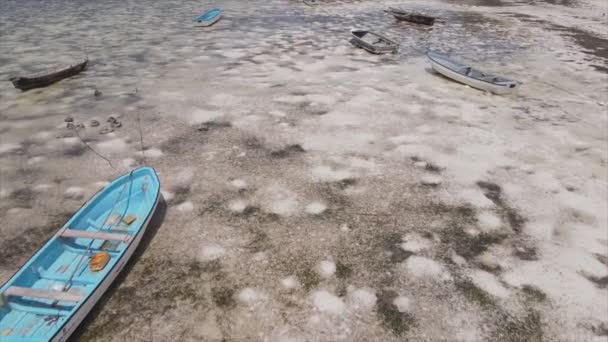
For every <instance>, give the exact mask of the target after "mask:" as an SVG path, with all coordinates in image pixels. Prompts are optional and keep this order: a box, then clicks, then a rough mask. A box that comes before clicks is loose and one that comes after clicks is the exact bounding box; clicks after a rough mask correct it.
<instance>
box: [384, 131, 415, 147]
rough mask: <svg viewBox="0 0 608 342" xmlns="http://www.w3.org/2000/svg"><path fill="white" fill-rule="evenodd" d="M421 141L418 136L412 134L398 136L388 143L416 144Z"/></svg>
mask: <svg viewBox="0 0 608 342" xmlns="http://www.w3.org/2000/svg"><path fill="white" fill-rule="evenodd" d="M419 140H420V139H419V138H418V137H417V136H415V135H411V134H405V135H396V136H394V137H390V138H388V141H390V142H391V143H393V144H395V145H407V144H415V143H417V142H418V141H419Z"/></svg>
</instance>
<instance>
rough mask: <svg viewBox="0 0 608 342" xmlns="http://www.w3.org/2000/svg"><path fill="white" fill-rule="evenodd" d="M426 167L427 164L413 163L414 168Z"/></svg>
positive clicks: (421, 162)
mask: <svg viewBox="0 0 608 342" xmlns="http://www.w3.org/2000/svg"><path fill="white" fill-rule="evenodd" d="M426 165H427V163H426V162H423V161H417V162H415V163H414V166H415V167H419V168H425V167H426Z"/></svg>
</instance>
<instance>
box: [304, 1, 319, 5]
mask: <svg viewBox="0 0 608 342" xmlns="http://www.w3.org/2000/svg"><path fill="white" fill-rule="evenodd" d="M319 2H320V1H319V0H304V4H305V5H308V6H317V5H319Z"/></svg>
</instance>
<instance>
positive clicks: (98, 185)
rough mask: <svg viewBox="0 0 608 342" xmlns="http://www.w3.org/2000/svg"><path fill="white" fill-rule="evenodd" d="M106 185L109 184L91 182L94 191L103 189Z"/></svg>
mask: <svg viewBox="0 0 608 342" xmlns="http://www.w3.org/2000/svg"><path fill="white" fill-rule="evenodd" d="M108 184H110V183H109V182H106V181H98V182H93V187H94V188H95V189H100V188H103V187H104V186H106V185H108Z"/></svg>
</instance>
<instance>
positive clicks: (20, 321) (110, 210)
mask: <svg viewBox="0 0 608 342" xmlns="http://www.w3.org/2000/svg"><path fill="white" fill-rule="evenodd" d="M159 193H160V183H159V181H158V177H157V176H156V172H155V171H154V169H152V168H149V167H140V168H137V169H134V170H132V171H131V172H129V173H127V174H124V175H122V176H120V177H118V178H117V179H115V180H114V181H112V182H111V183H109V184H107V185H106V186H105V187H104V188H102V189H101V190H100V191H99V192H98V193H97V194H95V195H94V196H93V197H92V198H91V199H90V200H89V201H88V202H86V203H85V204H84V205H83V206H82V207H81V208H80V209H79V210H78V211H77V212H76V214H74V216H72V218H70V220H69V221H68V222H67V223H65V225H64V226H63V227H61V229H59V231H58V232H57V233H55V235H53V236H52V237H51V238H50V239H49V240H48V241H47V242H46V243H45V244H44V246H42V248H40V249H39V250H38V252H36V254H34V256H32V257H31V258H30V259H29V260H28V261H27V262H26V263H25V264H24V265H23V266H22V267H21V268H20V269H19V271H17V273H15V275H13V277H12V278H10V279H9V280H8V282H6V283H5V284H4V285H2V287H1V288H0V341H2V342H16V341H65V340H66V339H67V338H68V337H69V336H70V335H71V334H72V332H74V330H75V329H76V327H78V325H79V324H80V323H81V322H82V320H83V319H84V318H85V317H86V315H87V313H88V312H89V311H90V310H91V308H92V307H93V306H94V305H95V303H96V302H97V301H98V300H99V298H100V297H101V295H102V294H103V293H104V292H105V291H106V289H107V288H108V287H109V286H110V284H111V283H112V282H113V281H114V279H115V278H116V276H117V275H118V273H119V272H120V271H121V270H122V269H123V267H124V266H125V264H126V263H127V261H128V260H129V259H130V258H131V256H132V254H133V252H134V251H135V249H136V248H137V245H138V244H139V242H140V241H141V238H142V236H143V235H144V233H145V231H146V227H147V225H148V223H149V222H150V219H151V218H152V215H153V213H154V211H155V210H156V206H157V204H158V200H159ZM58 228H59V227H58Z"/></svg>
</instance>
